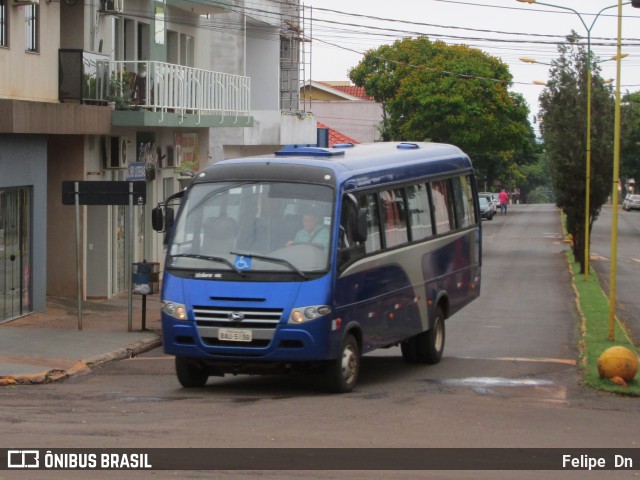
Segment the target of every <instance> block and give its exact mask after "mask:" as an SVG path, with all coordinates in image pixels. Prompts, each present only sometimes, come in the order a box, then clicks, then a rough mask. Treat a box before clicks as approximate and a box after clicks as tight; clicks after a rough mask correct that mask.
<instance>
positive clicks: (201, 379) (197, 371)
mask: <svg viewBox="0 0 640 480" xmlns="http://www.w3.org/2000/svg"><path fill="white" fill-rule="evenodd" d="M176 375H177V376H178V381H179V382H180V385H182V386H183V387H184V388H198V387H203V386H204V384H205V383H207V380H208V379H209V374H208V373H207V371H206V370H205V369H204V368H199V367H198V366H196V365H194V364H193V363H192V362H191V361H190V360H189V359H188V358H185V357H176Z"/></svg>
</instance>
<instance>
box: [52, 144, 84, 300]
mask: <svg viewBox="0 0 640 480" xmlns="http://www.w3.org/2000/svg"><path fill="white" fill-rule="evenodd" d="M83 152H84V138H83V136H81V135H76V136H71V135H64V136H51V137H49V147H48V151H47V155H48V161H47V163H46V164H47V169H46V171H47V183H48V185H49V191H48V193H47V205H46V206H44V205H43V207H42V213H43V214H44V213H45V212H46V215H47V223H48V225H49V228H48V230H47V232H48V237H47V238H48V244H47V277H46V281H47V294H48V295H53V296H58V297H70V298H73V297H75V296H76V294H77V269H76V217H75V206H71V205H62V182H63V181H64V180H84V163H83ZM80 208H81V217H80V218H81V220H80V222H81V225H82V221H83V218H84V212H85V207H80Z"/></svg>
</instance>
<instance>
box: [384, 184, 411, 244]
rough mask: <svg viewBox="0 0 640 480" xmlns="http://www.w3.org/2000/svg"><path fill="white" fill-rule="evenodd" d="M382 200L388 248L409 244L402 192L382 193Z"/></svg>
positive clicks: (398, 190) (390, 191)
mask: <svg viewBox="0 0 640 480" xmlns="http://www.w3.org/2000/svg"><path fill="white" fill-rule="evenodd" d="M380 200H381V203H382V216H383V223H384V233H385V238H386V241H387V242H386V246H387V248H391V247H395V246H398V245H402V244H403V243H407V240H408V236H407V216H406V212H405V208H404V200H403V198H402V190H400V189H397V190H386V191H384V192H380Z"/></svg>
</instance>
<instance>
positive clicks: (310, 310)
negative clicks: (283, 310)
mask: <svg viewBox="0 0 640 480" xmlns="http://www.w3.org/2000/svg"><path fill="white" fill-rule="evenodd" d="M329 313H331V307H328V306H327V305H312V306H310V307H297V308H294V309H293V310H292V311H291V315H289V321H288V322H287V323H294V324H295V323H304V322H308V321H309V320H314V319H316V318H319V317H323V316H325V315H327V314H329Z"/></svg>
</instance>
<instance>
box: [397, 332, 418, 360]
mask: <svg viewBox="0 0 640 480" xmlns="http://www.w3.org/2000/svg"><path fill="white" fill-rule="evenodd" d="M417 338H418V337H417V336H415V337H411V338H407V339H406V340H405V341H403V342H402V343H401V344H400V351H401V352H402V359H403V360H404V361H405V362H406V363H419V362H418V345H417V344H418V342H417Z"/></svg>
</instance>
